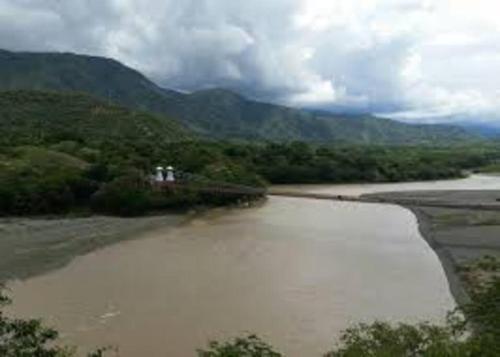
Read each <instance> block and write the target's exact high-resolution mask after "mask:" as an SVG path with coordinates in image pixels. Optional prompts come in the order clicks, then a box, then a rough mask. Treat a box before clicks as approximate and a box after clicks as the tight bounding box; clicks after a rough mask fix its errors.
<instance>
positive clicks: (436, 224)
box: [366, 190, 500, 305]
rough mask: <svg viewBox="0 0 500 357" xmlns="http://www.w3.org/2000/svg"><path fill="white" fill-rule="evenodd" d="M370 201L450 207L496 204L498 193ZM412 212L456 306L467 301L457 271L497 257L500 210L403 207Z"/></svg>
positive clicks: (391, 195)
mask: <svg viewBox="0 0 500 357" xmlns="http://www.w3.org/2000/svg"><path fill="white" fill-rule="evenodd" d="M366 197H369V198H382V199H384V198H385V199H396V200H397V199H402V200H407V199H410V200H411V201H416V202H418V201H420V202H422V203H425V202H426V201H429V202H432V201H435V200H439V201H440V202H447V203H449V204H451V205H457V206H459V205H460V204H464V203H468V204H470V203H480V204H485V205H494V204H498V201H497V200H498V198H499V197H500V192H499V191H480V190H470V191H467V190H461V191H413V192H408V191H406V192H388V193H377V194H370V195H366ZM401 206H402V207H405V208H407V209H409V210H410V211H412V212H413V213H414V214H415V216H416V218H417V220H418V225H419V230H420V233H421V235H422V237H423V238H424V239H425V240H426V242H427V243H428V244H429V246H430V247H431V248H432V249H433V250H434V251H435V252H436V255H437V256H438V258H439V260H440V261H441V264H442V266H443V270H444V272H445V274H446V276H447V279H448V284H449V288H450V291H451V293H452V295H453V296H454V298H455V301H456V302H457V304H458V305H464V304H467V303H468V302H470V297H469V295H468V293H467V286H466V283H465V281H464V280H463V279H462V277H461V276H460V274H459V272H458V269H459V268H460V267H461V266H464V265H467V264H470V263H472V262H475V261H477V260H478V259H480V258H482V257H484V256H485V255H490V256H494V257H497V258H500V210H496V211H494V210H493V211H492V210H480V209H477V210H476V209H474V210H472V209H461V208H441V207H424V206H414V205H404V204H401Z"/></svg>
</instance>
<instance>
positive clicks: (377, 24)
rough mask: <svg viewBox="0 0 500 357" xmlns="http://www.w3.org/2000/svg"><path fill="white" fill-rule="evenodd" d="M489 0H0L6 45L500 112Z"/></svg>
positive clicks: (158, 72)
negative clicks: (71, 52)
mask: <svg viewBox="0 0 500 357" xmlns="http://www.w3.org/2000/svg"><path fill="white" fill-rule="evenodd" d="M499 12H500V4H497V2H496V1H493V0H476V1H473V2H472V1H469V0H364V1H352V0H328V1H326V0H254V1H247V2H240V1H234V0H217V1H215V0H149V1H141V0H0V47H3V48H6V49H12V50H31V51H74V52H79V53H86V54H93V55H104V56H109V57H114V58H116V59H118V60H120V61H122V62H124V63H125V64H128V65H130V66H132V67H135V68H137V69H139V70H141V71H143V72H145V73H146V74H147V75H148V76H149V77H151V78H152V79H154V80H155V81H156V82H157V83H159V84H161V85H163V86H166V87H173V88H177V89H182V90H187V91H191V90H196V89H200V88H207V87H216V86H220V87H227V88H232V89H235V90H239V91H241V92H243V93H245V94H247V95H249V96H252V97H254V98H258V99H263V100H269V101H277V102H281V103H285V104H290V105H296V106H307V107H315V108H323V109H331V108H338V107H341V108H344V109H346V108H348V109H350V110H353V111H371V112H377V113H384V115H390V116H398V115H399V116H402V117H406V118H411V119H412V120H416V119H418V118H420V117H427V118H429V117H431V118H438V117H441V116H443V117H444V116H447V117H449V116H453V115H469V116H477V117H481V118H485V117H487V118H492V120H496V119H495V118H498V119H499V120H500V115H499V114H498V113H500V100H499V99H500V87H499V86H498V83H499V79H500V22H499V21H498V20H497V14H498V13H499Z"/></svg>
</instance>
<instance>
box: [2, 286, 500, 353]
mask: <svg viewBox="0 0 500 357" xmlns="http://www.w3.org/2000/svg"><path fill="white" fill-rule="evenodd" d="M499 296H500V279H496V280H493V281H492V282H490V283H489V284H487V285H486V286H484V287H483V288H481V289H479V290H478V291H476V292H475V293H474V295H473V297H472V301H473V302H472V303H471V304H469V305H467V306H465V307H463V308H462V309H461V310H460V311H459V312H460V314H458V312H457V313H455V314H453V315H451V316H450V318H449V321H448V323H447V324H446V325H445V326H435V325H431V324H428V323H423V324H419V325H408V324H400V325H396V326H394V325H390V324H387V323H384V322H375V323H373V324H361V325H358V326H356V327H353V328H350V329H347V330H346V331H345V332H344V333H343V335H342V336H341V340H340V344H339V345H338V346H336V347H335V348H334V349H332V350H331V351H329V352H326V353H325V355H324V356H325V357H359V356H372V357H387V356H391V357H392V356H394V357H399V356H401V357H404V356H431V357H432V356H436V357H438V356H439V357H456V356H463V357H473V356H484V357H489V356H491V357H494V356H498V355H499V353H500V299H499ZM7 303H9V299H8V298H6V297H5V296H4V295H2V294H1V293H0V355H1V356H5V357H19V356H26V357H27V356H40V357H70V356H73V355H74V354H75V350H74V349H70V348H67V347H59V346H57V344H56V343H55V342H56V340H57V336H58V334H57V332H56V331H55V330H53V329H50V328H47V327H45V326H44V325H43V324H42V323H41V322H40V321H39V320H22V319H13V318H8V317H6V316H5V315H4V314H3V312H2V310H1V308H2V307H4V306H5V304H7ZM463 316H466V318H464V317H463ZM471 327H473V329H472V328H471ZM105 354H106V350H99V351H96V352H94V353H92V354H91V355H89V357H99V356H103V355H105ZM198 356H200V357H280V356H283V354H281V353H279V352H278V351H276V350H275V349H274V348H273V347H272V346H271V345H269V344H267V343H266V342H264V341H262V340H261V339H259V338H258V337H257V336H254V335H250V336H246V337H241V338H236V339H234V340H231V341H228V342H217V341H214V342H211V343H210V344H209V345H208V347H206V348H204V349H200V350H198Z"/></svg>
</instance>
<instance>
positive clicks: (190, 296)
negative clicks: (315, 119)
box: [9, 176, 500, 357]
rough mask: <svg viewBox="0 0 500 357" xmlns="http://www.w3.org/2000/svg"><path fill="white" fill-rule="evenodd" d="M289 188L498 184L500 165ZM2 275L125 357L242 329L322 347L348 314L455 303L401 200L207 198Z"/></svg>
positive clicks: (349, 319) (303, 347) (87, 338)
mask: <svg viewBox="0 0 500 357" xmlns="http://www.w3.org/2000/svg"><path fill="white" fill-rule="evenodd" d="M295 188H296V189H302V190H310V191H314V192H331V193H338V194H361V193H365V192H380V191H394V190H413V189H465V188H467V189H480V188H482V189H488V188H490V189H493V188H494V189H500V178H493V177H485V176H473V177H470V178H468V179H465V180H453V181H445V182H435V183H432V182H428V183H407V184H384V185H337V186H332V185H327V186H325V185H322V186H307V187H305V186H295ZM9 287H10V289H11V295H12V296H13V297H14V298H15V304H14V305H13V306H12V308H11V309H10V311H11V312H12V313H14V314H16V315H17V316H26V317H32V316H39V317H42V318H44V319H45V320H46V321H47V322H48V323H49V324H51V325H54V326H56V327H57V328H58V329H60V330H61V331H62V338H63V342H65V343H69V344H74V345H78V346H81V347H82V348H83V350H82V351H85V349H89V348H91V347H93V346H94V347H95V346H108V345H113V346H117V347H118V348H119V352H120V356H122V357H130V356H149V357H155V356H181V357H182V356H194V355H195V349H196V348H197V347H203V346H205V345H206V343H207V341H208V340H209V339H221V338H227V337H233V336H236V335H241V334H243V333H245V332H255V333H257V334H258V335H260V336H262V337H263V338H264V339H265V340H267V341H269V342H270V343H272V344H273V345H274V346H275V347H276V348H277V349H279V350H280V351H282V352H284V353H286V355H287V356H292V357H294V356H320V355H321V353H324V352H325V351H327V350H328V349H329V348H332V347H333V346H334V343H335V341H336V339H338V336H339V333H340V331H341V330H343V329H345V328H346V327H348V326H350V325H352V324H353V323H357V322H361V321H364V322H370V321H373V320H374V319H384V320H389V321H405V322H416V321H423V320H430V321H434V322H440V321H443V319H444V318H445V315H446V312H447V311H449V310H451V309H453V308H454V306H455V303H454V300H453V298H452V296H451V295H450V292H449V289H448V285H447V281H446V277H445V274H444V272H443V269H442V267H441V265H440V263H439V260H438V258H437V256H436V255H435V253H434V252H433V251H432V250H431V249H430V248H429V246H428V245H427V244H426V242H425V241H424V240H423V239H422V237H421V236H420V234H419V232H418V226H417V222H416V218H415V217H414V216H413V214H412V213H411V212H409V211H408V210H406V209H404V208H401V207H398V206H393V205H379V204H361V203H349V202H328V201H319V200H312V199H295V198H284V197H276V198H270V199H269V200H268V201H267V202H266V203H265V204H264V205H262V206H261V207H255V208H248V209H235V210H221V211H213V212H210V213H207V214H204V215H202V216H200V217H197V218H195V219H193V220H191V221H190V222H188V223H184V224H182V225H180V226H178V227H176V228H174V229H173V230H172V229H169V230H164V231H163V230H158V231H152V232H149V233H146V234H144V236H143V237H141V239H137V240H133V241H127V242H123V243H119V244H116V245H113V246H110V247H107V248H104V249H101V250H99V251H96V252H93V253H90V254H87V255H85V256H82V257H80V258H77V259H75V260H74V261H73V262H72V263H70V264H69V265H68V266H66V267H64V268H62V269H60V270H57V271H53V272H51V273H48V274H45V275H43V276H39V277H35V278H31V279H28V280H26V281H22V282H21V281H16V282H13V283H11V284H10V286H9Z"/></svg>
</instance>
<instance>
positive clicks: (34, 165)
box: [0, 91, 263, 215]
mask: <svg viewBox="0 0 500 357" xmlns="http://www.w3.org/2000/svg"><path fill="white" fill-rule="evenodd" d="M0 132H1V133H2V135H1V136H0V198H1V200H0V215H12V214H15V215H23V214H47V213H64V212H68V211H70V210H74V209H84V210H86V209H88V208H89V207H92V209H93V210H94V211H97V212H104V213H113V214H123V215H134V214H142V213H144V212H146V211H149V210H152V209H162V208H179V207H186V206H191V205H194V204H223V203H227V202H228V201H231V202H232V201H236V200H238V199H241V197H224V198H222V199H221V198H220V197H213V196H211V195H209V194H206V193H204V194H198V193H193V192H180V191H179V190H177V191H175V192H162V193H158V192H153V189H152V187H151V185H150V184H149V175H150V174H151V173H152V169H153V167H154V166H156V165H158V164H163V165H168V164H174V165H176V167H178V168H179V169H183V170H186V171H189V172H192V173H201V174H203V175H204V176H207V177H209V178H210V177H212V178H214V179H218V180H221V181H229V182H234V183H240V184H249V185H262V184H263V182H262V181H261V180H260V179H259V178H258V177H257V176H256V175H255V174H252V173H250V172H247V171H246V170H245V169H244V168H243V167H241V166H240V165H238V164H237V163H235V162H233V161H231V160H230V159H229V158H228V157H227V156H225V155H224V154H223V152H222V151H221V150H214V149H211V148H207V147H205V146H204V145H203V144H202V143H197V142H192V141H191V139H190V138H191V137H190V135H189V134H187V133H186V131H185V130H184V129H182V128H180V127H179V126H178V125H177V124H175V123H174V122H171V121H169V120H167V119H160V118H158V117H155V116H152V115H149V114H145V113H136V112H132V111H130V110H127V109H123V108H120V107H117V106H115V105H108V104H106V103H103V102H101V101H99V100H96V99H94V98H92V97H89V96H87V95H83V94H60V93H51V92H38V91H14V92H3V93H0ZM131 172H133V174H131ZM131 176H133V178H132V179H130V177H131Z"/></svg>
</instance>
